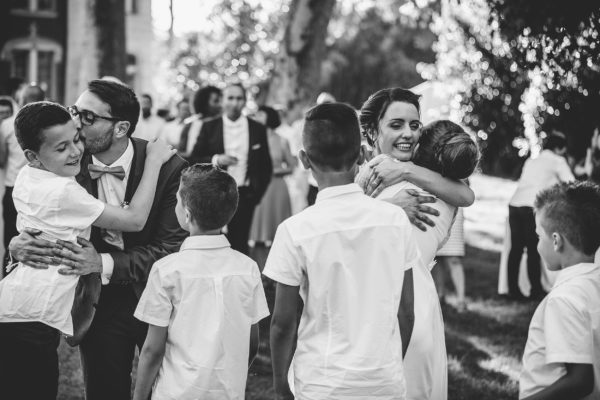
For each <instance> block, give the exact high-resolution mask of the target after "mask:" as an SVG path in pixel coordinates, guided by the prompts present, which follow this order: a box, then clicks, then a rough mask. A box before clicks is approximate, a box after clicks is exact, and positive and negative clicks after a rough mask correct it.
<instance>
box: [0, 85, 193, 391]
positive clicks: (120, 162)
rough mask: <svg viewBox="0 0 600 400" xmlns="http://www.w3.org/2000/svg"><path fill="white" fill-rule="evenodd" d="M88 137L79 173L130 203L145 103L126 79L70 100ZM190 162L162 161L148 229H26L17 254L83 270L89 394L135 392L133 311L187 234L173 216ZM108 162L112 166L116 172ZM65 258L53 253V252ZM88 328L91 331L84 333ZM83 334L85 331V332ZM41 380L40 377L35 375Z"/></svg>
mask: <svg viewBox="0 0 600 400" xmlns="http://www.w3.org/2000/svg"><path fill="white" fill-rule="evenodd" d="M70 112H71V115H72V116H73V119H74V122H75V124H76V126H77V128H78V130H79V131H80V133H81V135H82V138H84V140H85V148H86V152H85V154H84V156H83V158H82V161H81V172H80V174H79V175H78V176H77V181H78V182H79V184H80V185H82V186H83V187H85V188H86V189H87V190H88V192H89V193H91V194H92V195H94V196H96V197H98V198H99V199H101V200H103V201H104V202H106V203H109V204H113V205H122V206H125V205H127V204H128V203H129V201H130V200H131V198H132V197H133V194H134V193H135V191H136V188H137V186H138V184H139V182H140V180H141V177H142V174H143V169H144V162H145V157H146V143H147V142H146V141H144V140H141V139H136V138H131V134H132V133H133V131H134V130H135V127H136V124H137V121H138V117H139V113H140V106H139V103H138V100H137V98H136V96H135V94H134V92H133V91H132V90H131V89H130V88H128V87H126V86H124V85H121V84H118V83H114V82H109V81H102V80H96V81H92V82H90V83H89V85H88V89H87V90H86V91H85V92H84V93H83V94H82V95H81V96H79V98H78V99H77V102H76V103H75V105H74V106H73V107H70ZM185 166H186V163H185V161H183V160H182V159H181V158H180V157H178V156H173V157H172V158H171V159H170V160H169V161H168V162H167V163H166V164H164V165H163V166H162V169H161V172H160V175H159V178H158V183H157V187H156V195H155V197H154V202H153V204H152V209H151V211H150V215H149V217H148V221H147V222H146V225H145V226H144V228H143V230H142V231H140V232H136V233H122V232H116V231H107V230H101V229H98V228H95V227H93V229H92V234H91V238H90V240H91V243H90V242H88V241H87V240H80V241H79V242H80V244H81V245H82V247H78V246H75V245H73V244H65V248H63V249H56V248H52V247H56V246H55V245H53V244H51V243H49V242H46V241H44V240H42V239H37V238H35V237H33V236H32V235H31V234H29V233H21V235H19V236H17V237H16V238H15V239H13V241H12V242H11V244H10V246H9V249H10V251H11V254H12V255H13V256H14V257H16V258H17V259H19V260H21V261H25V262H27V263H28V265H31V266H34V267H40V268H43V267H46V268H47V265H48V264H53V263H56V262H58V261H60V263H62V264H64V265H68V266H70V267H72V268H73V271H72V273H73V274H76V275H82V276H81V278H80V281H79V285H78V288H77V293H76V299H75V303H74V305H73V312H72V315H73V322H74V326H75V336H74V337H73V338H70V340H69V342H70V343H71V344H73V345H75V344H78V342H79V341H81V339H82V338H83V341H81V345H80V351H81V360H82V365H83V375H84V381H85V391H86V399H87V400H94V399H102V400H105V399H111V400H120V399H123V400H125V399H130V397H131V370H132V363H133V358H134V354H135V347H136V346H137V347H138V348H139V349H141V347H142V345H143V343H144V340H145V337H146V331H147V325H146V324H144V323H142V322H141V321H138V320H137V319H135V318H134V317H133V313H134V311H135V308H136V306H137V303H138V300H139V297H140V295H141V293H142V291H143V290H144V287H145V285H146V280H147V277H148V274H149V272H150V268H151V267H152V265H153V263H154V262H155V261H156V260H158V259H160V258H162V257H164V256H166V255H168V254H170V253H173V252H175V251H178V250H179V247H180V245H181V242H182V241H183V239H184V238H185V237H186V236H187V233H186V232H185V231H183V230H182V229H181V228H180V226H179V224H178V222H177V217H176V216H175V204H176V202H177V200H176V193H177V190H178V187H179V178H180V174H181V171H182V169H183V168H185ZM105 167H110V168H109V170H111V171H114V175H113V174H111V173H102V174H100V173H99V171H107V169H106V168H105ZM52 256H55V257H60V258H61V260H56V259H54V260H51V258H50V257H52ZM86 331H87V333H86ZM84 335H85V336H84ZM32 384H35V382H32Z"/></svg>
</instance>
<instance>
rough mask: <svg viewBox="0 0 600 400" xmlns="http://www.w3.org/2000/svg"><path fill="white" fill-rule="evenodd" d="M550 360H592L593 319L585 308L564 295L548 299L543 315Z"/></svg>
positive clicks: (547, 353) (549, 361)
mask: <svg viewBox="0 0 600 400" xmlns="http://www.w3.org/2000/svg"><path fill="white" fill-rule="evenodd" d="M544 334H545V335H546V362H547V363H575V364H592V363H593V354H594V351H593V336H592V322H591V319H590V316H589V314H588V313H587V311H585V310H580V309H578V308H577V307H575V306H574V305H573V304H572V302H570V301H568V300H567V299H565V298H561V297H551V298H549V299H548V304H547V305H546V310H545V315H544Z"/></svg>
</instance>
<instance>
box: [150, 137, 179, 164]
mask: <svg viewBox="0 0 600 400" xmlns="http://www.w3.org/2000/svg"><path fill="white" fill-rule="evenodd" d="M176 153H177V149H174V148H173V146H171V145H170V144H168V143H167V142H165V141H164V140H155V141H153V142H148V144H147V145H146V159H149V161H150V162H156V163H157V164H158V165H162V164H164V163H166V162H167V161H169V159H170V158H171V157H173V155H174V154H176Z"/></svg>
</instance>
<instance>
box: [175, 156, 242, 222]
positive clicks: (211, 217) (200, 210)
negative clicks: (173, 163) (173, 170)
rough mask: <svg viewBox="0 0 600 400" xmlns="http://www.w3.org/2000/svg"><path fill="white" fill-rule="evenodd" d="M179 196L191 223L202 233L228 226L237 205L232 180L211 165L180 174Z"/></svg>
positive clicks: (198, 165) (200, 165)
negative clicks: (201, 230) (202, 230)
mask: <svg viewBox="0 0 600 400" xmlns="http://www.w3.org/2000/svg"><path fill="white" fill-rule="evenodd" d="M179 196H180V197H181V201H182V202H183V205H184V206H185V207H186V208H187V209H188V210H189V212H190V214H191V217H192V220H193V221H194V222H195V223H196V224H197V225H198V227H199V228H201V229H204V230H212V229H218V228H221V227H223V226H225V225H227V224H228V223H229V221H231V218H232V217H233V214H235V211H236V209H237V204H238V190H237V185H236V183H235V180H234V179H233V178H232V177H231V175H229V174H228V173H227V172H225V171H223V170H222V169H220V168H218V167H215V166H213V165H212V164H195V165H192V166H191V167H189V168H186V169H185V170H183V172H182V173H181V184H180V186H179Z"/></svg>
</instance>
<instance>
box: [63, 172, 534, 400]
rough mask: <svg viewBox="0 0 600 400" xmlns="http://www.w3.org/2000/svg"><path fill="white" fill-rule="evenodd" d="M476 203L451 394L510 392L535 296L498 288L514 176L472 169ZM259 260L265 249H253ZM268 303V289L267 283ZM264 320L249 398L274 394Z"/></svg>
mask: <svg viewBox="0 0 600 400" xmlns="http://www.w3.org/2000/svg"><path fill="white" fill-rule="evenodd" d="M471 184H472V186H473V188H474V190H475V192H476V193H477V201H476V203H475V205H474V206H473V207H471V208H469V209H467V210H466V212H465V214H466V230H467V242H468V243H469V245H468V246H467V255H466V257H465V260H464V266H465V275H466V280H467V297H468V302H469V308H468V311H466V312H464V313H458V312H457V311H456V310H455V308H454V307H453V306H452V298H450V300H449V302H448V304H446V305H444V306H443V312H444V320H445V324H446V345H447V349H448V358H449V365H448V369H449V399H451V400H455V399H456V400H460V399H469V400H471V399H478V400H487V399H490V400H491V399H494V400H501V399H515V398H516V396H517V391H518V385H517V384H518V376H519V370H520V359H521V354H522V352H523V348H524V346H525V340H526V338H527V329H528V326H529V320H530V319H531V315H532V314H533V311H534V310H535V306H536V304H535V303H514V302H509V301H506V300H504V299H501V298H499V297H498V296H497V295H496V290H497V276H498V264H499V259H500V255H499V253H498V251H499V248H500V246H501V235H502V234H503V232H504V231H503V223H504V218H505V217H506V204H507V202H508V196H510V195H511V194H512V191H513V190H514V183H513V182H510V181H505V180H501V179H496V178H489V177H483V176H476V177H474V178H473V179H472V182H471ZM253 256H254V257H255V259H257V262H258V263H259V265H261V266H262V264H263V263H264V259H265V257H266V251H265V250H264V249H262V248H259V249H258V250H256V251H255V252H254V254H253ZM266 291H267V298H268V300H269V305H270V306H272V301H273V291H272V289H271V288H270V287H269V286H267V290H266ZM268 324H269V321H268V319H265V320H263V321H262V323H261V349H260V360H259V363H257V365H256V366H254V367H253V368H252V369H251V370H250V373H249V376H248V385H247V398H248V399H270V398H272V397H273V396H272V394H273V392H272V389H271V374H270V370H269V367H268ZM60 361H61V377H60V388H59V393H60V394H59V399H82V398H83V393H82V387H83V385H82V377H81V369H80V364H79V355H78V352H77V350H76V349H72V348H69V347H68V346H66V345H65V344H64V343H63V344H61V348H60Z"/></svg>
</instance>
